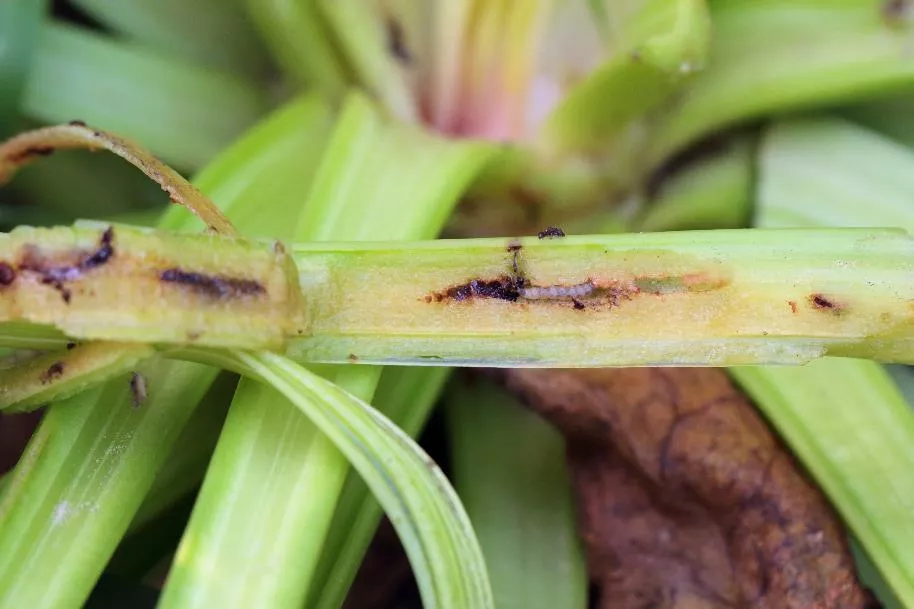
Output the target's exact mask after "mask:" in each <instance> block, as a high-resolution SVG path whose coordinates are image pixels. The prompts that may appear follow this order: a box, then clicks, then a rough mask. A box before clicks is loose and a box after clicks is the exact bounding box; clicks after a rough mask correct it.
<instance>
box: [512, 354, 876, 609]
mask: <svg viewBox="0 0 914 609" xmlns="http://www.w3.org/2000/svg"><path fill="white" fill-rule="evenodd" d="M495 374H497V375H499V376H500V377H501V380H502V381H503V382H504V383H505V384H506V385H507V386H508V388H509V389H511V390H512V391H514V392H516V393H518V394H519V395H520V396H521V397H522V398H523V400H524V401H525V402H526V403H527V404H529V405H530V406H531V407H533V408H534V409H535V410H537V411H538V412H539V413H541V414H542V415H543V416H544V417H546V418H547V419H548V420H550V421H551V422H552V423H553V424H555V425H556V426H557V427H558V428H559V429H560V430H561V431H562V432H563V434H564V435H565V436H566V439H567V445H568V460H569V464H570V468H571V471H572V475H573V479H574V484H575V490H576V494H577V501H578V512H579V520H580V522H579V526H580V529H581V534H582V537H583V539H584V542H585V545H586V547H587V558H588V565H589V569H590V571H591V576H592V578H593V579H594V580H595V582H596V583H597V584H598V587H599V590H600V595H599V599H598V601H597V603H596V606H597V607H600V608H601V609H641V608H644V607H652V608H658V609H659V608H664V609H666V608H669V609H673V608H675V609H686V608H688V609H693V608H709V609H711V608H714V609H716V608H724V607H741V608H742V607H745V608H750V609H775V608H777V609H784V608H790V609H801V608H804V609H806V608H816V609H826V608H836V609H837V608H841V609H850V608H864V607H868V606H871V605H869V603H870V602H871V600H870V597H869V595H868V593H867V592H866V591H865V590H864V589H863V588H862V587H861V586H860V584H859V582H858V581H857V578H856V575H855V573H854V566H853V562H852V559H851V556H850V553H849V551H848V548H847V543H846V540H845V533H844V531H843V529H842V526H841V524H840V522H839V521H838V519H837V517H836V515H835V513H834V512H833V511H832V509H831V507H830V506H829V504H828V503H827V502H826V500H825V498H824V497H823V496H822V494H821V493H820V492H819V490H818V489H817V488H816V487H815V486H814V485H813V484H812V483H811V482H810V481H809V480H808V479H807V478H806V476H805V475H804V474H803V473H802V471H801V470H800V468H799V466H798V464H797V463H796V462H795V461H794V460H793V458H792V457H791V455H790V454H789V453H788V452H787V450H785V448H784V447H783V445H782V444H781V443H780V442H779V440H778V439H777V438H776V437H775V436H774V435H773V434H772V433H771V431H769V430H768V428H767V426H766V425H765V423H764V422H763V420H762V419H761V417H760V416H759V415H758V414H757V413H756V412H755V410H754V409H753V408H752V406H751V405H750V404H749V402H748V400H747V399H746V398H745V397H744V396H743V395H742V394H741V393H739V392H738V391H737V390H736V389H735V388H734V387H733V385H731V384H730V382H729V380H728V379H727V376H726V374H725V373H724V372H722V371H720V370H715V369H688V368H666V369H661V368H633V369H605V370H555V371H552V370H549V371H545V370H536V371H534V370H505V371H501V372H496V373H495Z"/></svg>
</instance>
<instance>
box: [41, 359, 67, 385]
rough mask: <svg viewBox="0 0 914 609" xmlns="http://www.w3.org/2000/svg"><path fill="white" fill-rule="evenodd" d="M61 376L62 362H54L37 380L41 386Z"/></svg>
mask: <svg viewBox="0 0 914 609" xmlns="http://www.w3.org/2000/svg"><path fill="white" fill-rule="evenodd" d="M61 374H63V362H54V363H53V364H51V365H50V366H48V369H47V370H45V371H44V372H42V373H41V377H40V378H39V380H40V381H41V383H42V384H43V385H47V384H48V383H50V382H51V381H53V380H54V379H56V378H58V377H60V375H61Z"/></svg>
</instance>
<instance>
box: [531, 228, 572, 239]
mask: <svg viewBox="0 0 914 609" xmlns="http://www.w3.org/2000/svg"><path fill="white" fill-rule="evenodd" d="M536 236H537V237H539V238H540V239H547V238H552V237H564V236H565V231H563V230H562V229H560V228H559V227H557V226H547V227H546V228H544V229H543V230H541V231H540V232H538V233H537V234H536Z"/></svg>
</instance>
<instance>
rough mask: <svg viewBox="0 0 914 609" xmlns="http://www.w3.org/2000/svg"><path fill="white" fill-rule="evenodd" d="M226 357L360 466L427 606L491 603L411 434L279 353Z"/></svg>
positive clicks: (461, 525) (477, 558)
mask: <svg viewBox="0 0 914 609" xmlns="http://www.w3.org/2000/svg"><path fill="white" fill-rule="evenodd" d="M232 358H233V359H234V360H235V361H236V362H237V365H236V366H234V367H236V368H237V367H240V368H241V369H242V370H246V371H249V373H252V374H254V375H256V376H258V377H259V378H261V379H262V380H263V381H264V382H268V383H270V385H272V386H273V387H275V388H276V389H277V390H279V391H281V392H282V393H283V394H284V395H285V396H286V397H287V398H289V400H291V401H292V403H293V404H295V405H296V406H297V407H298V408H299V409H301V411H302V412H304V413H305V414H306V415H307V416H308V417H309V418H310V419H311V420H312V421H313V422H314V424H315V425H317V426H318V427H319V428H320V430H321V431H322V432H323V433H325V434H326V435H327V436H328V437H329V438H331V439H332V440H333V442H334V444H335V445H336V447H337V448H338V449H339V450H340V451H341V452H342V453H343V454H344V455H346V458H347V459H348V460H349V461H350V463H352V464H353V466H354V467H355V468H356V469H357V470H358V471H359V473H360V474H361V475H362V477H363V478H364V479H365V482H366V483H367V484H368V486H369V487H370V488H371V490H372V492H373V493H374V495H375V497H377V498H378V500H379V501H380V502H381V504H382V506H384V509H385V511H386V512H387V513H388V515H389V516H390V519H391V521H392V522H393V524H394V527H395V528H396V529H397V532H398V533H399V534H400V539H401V540H402V541H403V545H404V547H405V548H406V551H407V554H408V555H409V557H410V562H411V564H412V565H413V569H414V571H415V574H416V579H417V580H418V582H419V587H420V590H421V592H422V597H423V601H424V603H425V606H426V607H427V608H428V609H432V608H435V607H453V608H455V609H457V608H464V607H474V608H476V607H478V608H479V609H486V608H487V607H493V606H494V603H493V600H492V596H491V590H490V589H489V584H488V579H487V576H486V571H485V568H484V564H485V562H484V560H483V557H482V551H481V550H480V548H479V545H478V543H477V542H476V538H475V536H474V534H473V529H472V525H471V524H470V521H469V519H468V518H467V516H466V513H465V512H464V511H463V508H462V506H461V505H460V500H459V499H458V498H457V495H456V493H454V491H453V490H452V489H451V487H450V484H449V483H448V481H447V478H445V476H444V475H443V474H442V473H441V471H440V470H439V469H438V468H437V466H435V465H434V463H433V462H432V461H431V459H430V458H429V457H428V455H426V454H425V453H424V452H423V451H422V449H421V448H419V447H418V446H417V445H416V444H415V443H414V442H413V441H412V440H411V439H410V438H409V436H407V435H406V434H404V433H403V432H402V431H401V430H400V429H399V428H398V427H397V426H396V425H394V424H392V423H391V422H390V421H389V420H388V419H386V418H385V417H384V416H383V415H382V414H381V413H379V412H378V411H377V410H375V409H373V408H372V407H371V406H369V405H368V404H366V403H364V402H362V401H360V400H358V399H357V398H355V397H354V396H352V395H351V394H348V393H346V392H345V391H343V390H341V389H340V388H338V387H337V386H336V385H334V384H332V383H330V382H328V381H326V380H324V379H322V378H320V377H319V376H317V375H315V374H312V373H310V372H308V371H307V370H305V369H304V368H301V367H300V366H298V365H296V364H295V363H294V362H292V361H290V360H288V359H286V358H283V357H282V356H279V355H275V354H269V353H262V354H256V355H254V354H246V353H237V354H235V355H233V356H232ZM380 455H383V457H382V458H381V459H379V458H378V457H379V456H380Z"/></svg>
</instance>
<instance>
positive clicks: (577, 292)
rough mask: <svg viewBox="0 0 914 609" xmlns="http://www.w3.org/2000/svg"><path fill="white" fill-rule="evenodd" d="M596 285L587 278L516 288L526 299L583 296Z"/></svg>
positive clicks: (591, 291)
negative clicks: (562, 283)
mask: <svg viewBox="0 0 914 609" xmlns="http://www.w3.org/2000/svg"><path fill="white" fill-rule="evenodd" d="M596 288H597V287H596V286H595V285H594V284H593V281H590V280H589V279H588V280H587V281H585V282H584V283H578V284H575V285H552V286H546V287H529V288H518V290H517V294H518V296H520V297H521V298H526V299H527V300H548V299H556V298H583V297H585V296H589V295H590V294H592V293H593V291H594V290H595V289H596Z"/></svg>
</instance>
